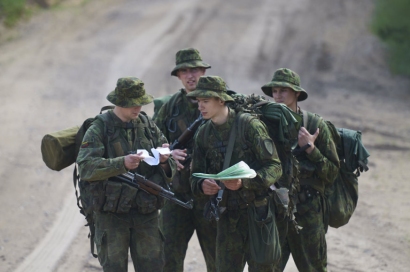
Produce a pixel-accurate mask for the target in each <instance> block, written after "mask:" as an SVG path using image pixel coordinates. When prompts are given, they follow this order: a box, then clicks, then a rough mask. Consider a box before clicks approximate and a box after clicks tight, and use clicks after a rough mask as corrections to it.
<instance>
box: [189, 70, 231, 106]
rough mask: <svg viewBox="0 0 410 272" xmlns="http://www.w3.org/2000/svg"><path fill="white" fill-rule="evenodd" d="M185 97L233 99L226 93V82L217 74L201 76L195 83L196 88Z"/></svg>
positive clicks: (226, 100)
mask: <svg viewBox="0 0 410 272" xmlns="http://www.w3.org/2000/svg"><path fill="white" fill-rule="evenodd" d="M186 96H187V97H192V98H195V97H200V98H206V97H218V98H220V99H221V100H222V101H225V102H228V101H234V100H233V98H232V97H231V96H229V95H228V93H227V90H226V83H225V81H223V79H222V78H220V77H219V76H201V77H200V78H199V80H198V83H197V84H196V89H195V90H194V91H192V92H190V93H188V94H187V95H186Z"/></svg>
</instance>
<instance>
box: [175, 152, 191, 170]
mask: <svg viewBox="0 0 410 272" xmlns="http://www.w3.org/2000/svg"><path fill="white" fill-rule="evenodd" d="M171 155H172V157H173V158H174V160H175V162H176V163H177V169H178V171H180V170H182V169H184V166H183V165H182V164H181V162H183V161H185V158H186V156H187V154H186V149H183V150H182V149H174V150H172V152H171Z"/></svg>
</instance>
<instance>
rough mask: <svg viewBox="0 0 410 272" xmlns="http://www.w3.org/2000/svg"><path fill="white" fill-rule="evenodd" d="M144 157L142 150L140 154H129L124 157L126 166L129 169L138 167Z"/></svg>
mask: <svg viewBox="0 0 410 272" xmlns="http://www.w3.org/2000/svg"><path fill="white" fill-rule="evenodd" d="M143 159H144V157H143V156H142V152H140V153H138V154H129V155H127V156H125V157H124V166H125V168H127V169H128V170H132V169H135V168H137V167H138V166H139V165H140V162H141V161H142V160H143Z"/></svg>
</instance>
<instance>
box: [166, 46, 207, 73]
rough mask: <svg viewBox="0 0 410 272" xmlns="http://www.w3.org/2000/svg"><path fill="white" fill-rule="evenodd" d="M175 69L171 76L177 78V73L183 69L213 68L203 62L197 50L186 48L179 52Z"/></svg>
mask: <svg viewBox="0 0 410 272" xmlns="http://www.w3.org/2000/svg"><path fill="white" fill-rule="evenodd" d="M175 64H176V66H175V68H174V70H172V72H171V76H177V72H178V70H179V69H181V68H194V67H203V68H205V69H208V68H211V66H210V65H209V64H208V63H205V62H203V61H202V58H201V54H199V51H198V50H196V49H195V48H186V49H182V50H179V51H178V52H177V54H176V61H175Z"/></svg>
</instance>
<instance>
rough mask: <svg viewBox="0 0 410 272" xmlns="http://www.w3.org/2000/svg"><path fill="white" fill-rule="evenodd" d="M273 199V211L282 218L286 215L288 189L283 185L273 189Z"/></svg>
mask: <svg viewBox="0 0 410 272" xmlns="http://www.w3.org/2000/svg"><path fill="white" fill-rule="evenodd" d="M273 199H274V201H275V208H276V209H275V213H276V216H277V218H278V219H284V218H285V217H286V216H287V215H288V207H289V190H288V189H287V188H284V187H282V188H279V189H276V190H274V191H273Z"/></svg>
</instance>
